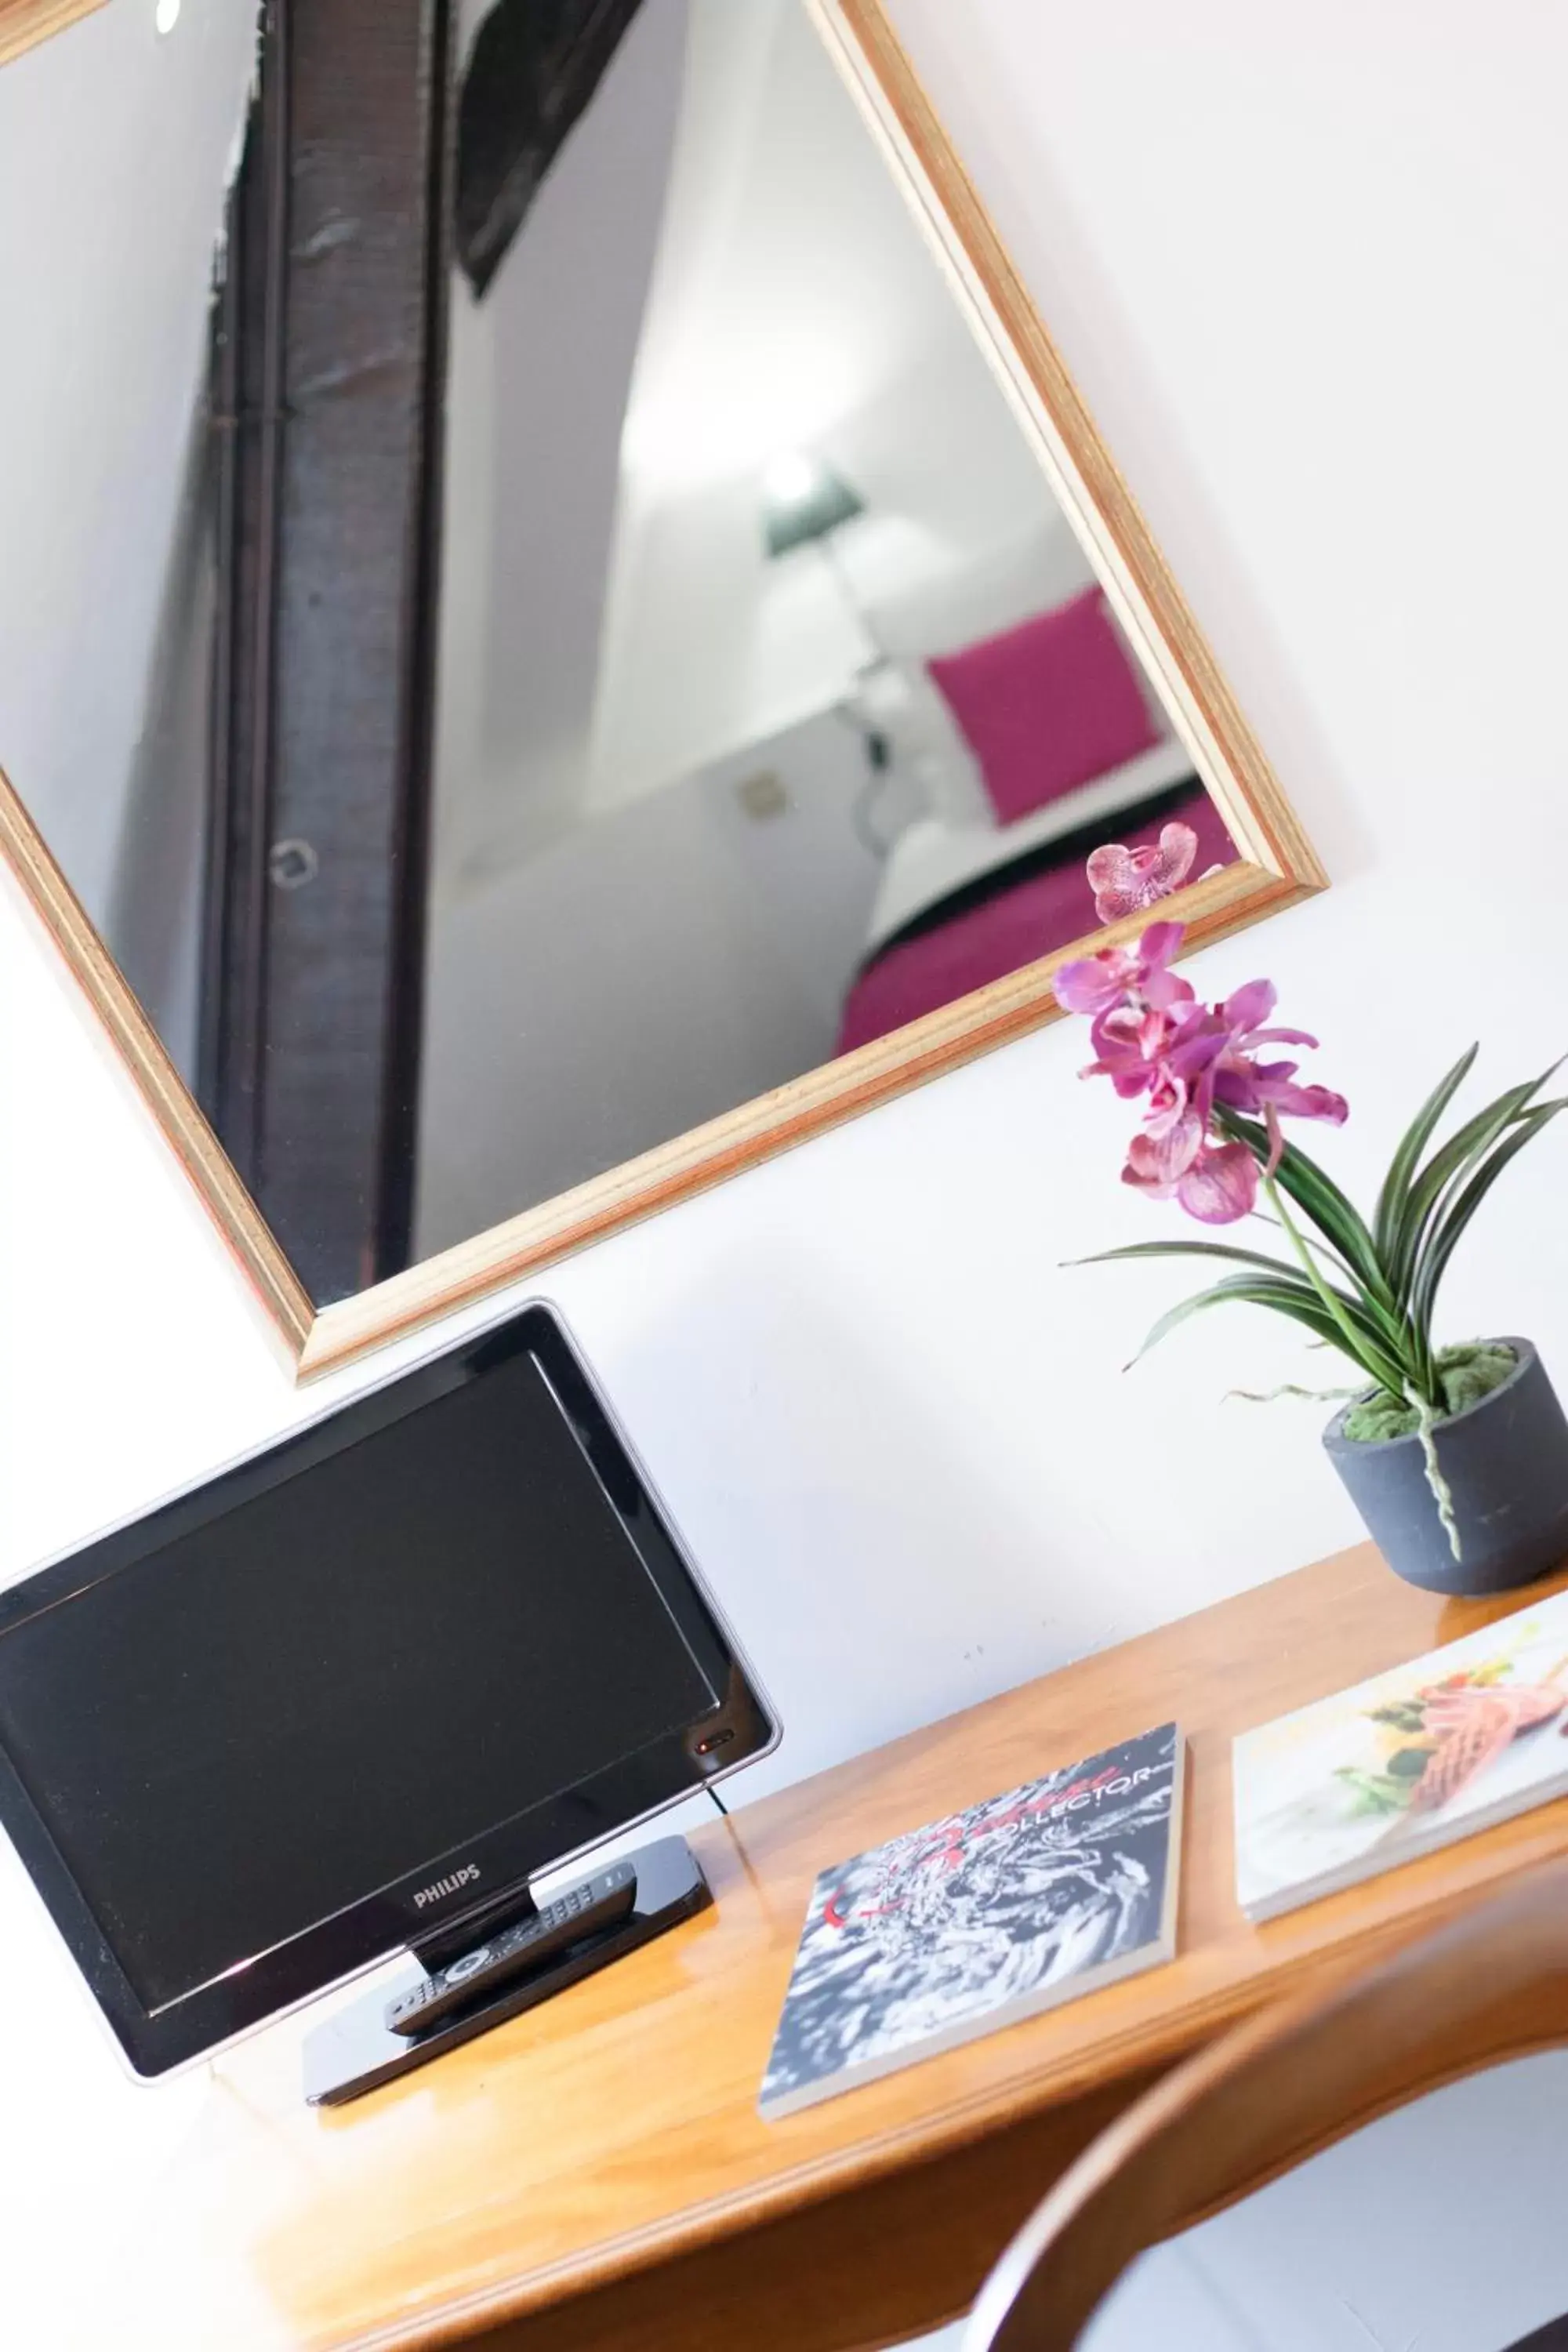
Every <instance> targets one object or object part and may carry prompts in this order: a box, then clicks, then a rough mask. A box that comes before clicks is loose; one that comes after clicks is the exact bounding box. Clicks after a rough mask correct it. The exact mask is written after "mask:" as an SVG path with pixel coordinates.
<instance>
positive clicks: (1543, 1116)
mask: <svg viewBox="0 0 1568 2352" xmlns="http://www.w3.org/2000/svg"><path fill="white" fill-rule="evenodd" d="M1563 1108H1568V1096H1560V1097H1558V1099H1557V1100H1556V1101H1555V1102H1548V1103H1538V1104H1537V1105H1536V1107H1535V1108H1534V1109H1533V1110H1531V1111H1527V1112H1525V1113H1524V1114H1523V1116H1522V1117H1521V1118H1518V1119H1516V1120H1514V1121H1513V1122H1512V1123H1511V1124H1512V1132H1511V1133H1508V1134H1505V1135H1504V1136H1503V1138H1502V1139H1501V1140H1500V1141H1496V1142H1494V1144H1493V1146H1492V1149H1491V1150H1490V1152H1489V1155H1488V1156H1487V1157H1486V1158H1485V1159H1484V1160H1482V1161H1481V1163H1480V1165H1479V1168H1477V1169H1476V1170H1475V1171H1474V1173H1473V1174H1472V1175H1471V1177H1470V1179H1469V1181H1468V1183H1467V1184H1466V1185H1465V1187H1464V1189H1463V1190H1462V1191H1461V1192H1458V1194H1457V1195H1456V1196H1455V1198H1454V1199H1453V1200H1452V1202H1450V1203H1449V1204H1448V1205H1447V1208H1446V1209H1445V1211H1444V1212H1443V1213H1442V1214H1441V1215H1440V1217H1439V1218H1438V1220H1437V1222H1436V1224H1435V1225H1434V1227H1433V1229H1432V1233H1431V1235H1430V1237H1429V1238H1428V1240H1427V1242H1426V1246H1425V1248H1424V1249H1423V1250H1422V1252H1421V1255H1420V1257H1419V1260H1418V1262H1417V1265H1416V1267H1415V1278H1414V1281H1413V1285H1412V1294H1411V1314H1412V1317H1413V1318H1414V1320H1415V1323H1416V1324H1417V1326H1418V1327H1419V1328H1421V1329H1422V1330H1426V1329H1429V1328H1430V1326H1431V1321H1432V1308H1433V1305H1434V1303H1435V1301H1436V1296H1437V1285H1438V1284H1439V1282H1441V1280H1442V1278H1443V1276H1444V1274H1445V1272H1446V1271H1447V1265H1448V1261H1449V1259H1450V1258H1451V1257H1452V1256H1453V1255H1454V1252H1455V1250H1456V1248H1457V1247H1458V1244H1459V1241H1460V1238H1461V1236H1462V1235H1463V1234H1464V1231H1465V1228H1466V1226H1467V1225H1468V1223H1469V1222H1470V1219H1471V1218H1472V1217H1473V1216H1474V1215H1475V1213H1476V1211H1477V1210H1478V1209H1479V1207H1480V1205H1481V1202H1483V1201H1484V1200H1485V1199H1486V1196H1487V1194H1488V1193H1489V1192H1490V1191H1491V1188H1492V1186H1493V1185H1494V1184H1495V1183H1496V1182H1497V1180H1498V1178H1499V1177H1500V1175H1501V1174H1502V1172H1503V1170H1504V1169H1505V1168H1506V1167H1507V1166H1508V1164H1509V1162H1510V1160H1513V1159H1516V1158H1517V1157H1518V1155H1519V1153H1520V1152H1521V1151H1522V1150H1524V1147H1525V1145H1526V1144H1527V1143H1532V1142H1533V1141H1534V1139H1535V1138H1536V1137H1537V1136H1538V1135H1539V1134H1540V1132H1541V1130H1542V1128H1543V1127H1546V1126H1548V1125H1550V1123H1551V1121H1552V1119H1554V1118H1556V1116H1557V1114H1558V1112H1559V1111H1560V1110H1562V1109H1563Z"/></svg>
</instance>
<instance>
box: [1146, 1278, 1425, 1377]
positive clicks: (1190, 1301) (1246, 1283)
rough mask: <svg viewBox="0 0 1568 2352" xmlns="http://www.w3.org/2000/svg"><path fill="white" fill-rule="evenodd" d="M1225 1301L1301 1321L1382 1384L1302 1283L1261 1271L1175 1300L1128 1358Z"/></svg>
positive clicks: (1317, 1298) (1227, 1303)
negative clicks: (1265, 1309) (1288, 1280)
mask: <svg viewBox="0 0 1568 2352" xmlns="http://www.w3.org/2000/svg"><path fill="white" fill-rule="evenodd" d="M1229 1304H1237V1305H1241V1306H1247V1307H1269V1308H1271V1309H1272V1310H1273V1311H1274V1313H1276V1314H1278V1315H1288V1316H1289V1318H1291V1320H1292V1321H1293V1322H1297V1323H1300V1324H1303V1325H1305V1327H1306V1328H1307V1329H1308V1330H1309V1331H1310V1332H1311V1333H1312V1335H1313V1337H1314V1338H1315V1339H1322V1340H1326V1341H1327V1343H1328V1344H1329V1346H1330V1347H1331V1348H1337V1349H1339V1351H1340V1353H1341V1354H1342V1355H1348V1356H1351V1357H1352V1360H1353V1361H1354V1362H1355V1363H1357V1364H1358V1365H1359V1366H1360V1368H1361V1370H1363V1371H1364V1372H1365V1373H1366V1374H1367V1377H1368V1378H1369V1379H1370V1380H1373V1381H1377V1382H1378V1385H1379V1386H1383V1385H1384V1381H1383V1379H1382V1376H1381V1375H1380V1374H1379V1373H1378V1372H1377V1371H1375V1370H1373V1367H1372V1365H1371V1364H1370V1363H1369V1362H1368V1361H1367V1360H1366V1358H1365V1357H1363V1356H1362V1355H1360V1354H1358V1353H1357V1352H1356V1351H1355V1350H1353V1349H1352V1348H1350V1347H1349V1346H1348V1345H1347V1344H1346V1340H1345V1337H1344V1334H1343V1333H1342V1330H1341V1329H1340V1328H1339V1326H1338V1325H1337V1324H1336V1323H1335V1321H1334V1318H1333V1317H1332V1316H1331V1314H1330V1313H1329V1311H1328V1308H1327V1307H1325V1306H1324V1305H1323V1303H1322V1301H1321V1299H1320V1298H1319V1297H1317V1296H1316V1295H1315V1294H1314V1292H1313V1291H1312V1290H1311V1289H1310V1286H1308V1285H1307V1284H1306V1283H1304V1282H1303V1283H1295V1284H1292V1283H1288V1282H1283V1281H1270V1280H1268V1278H1266V1277H1265V1276H1261V1275H1246V1274H1237V1275H1231V1276H1228V1277H1227V1278H1226V1280H1225V1281H1224V1282H1216V1283H1215V1284H1214V1285H1213V1286H1212V1287H1211V1288H1209V1289H1207V1290H1200V1291H1198V1292H1196V1293H1195V1294H1194V1296H1193V1297H1191V1298H1184V1299H1181V1300H1179V1301H1178V1303H1177V1304H1176V1305H1175V1306H1174V1307H1169V1308H1167V1310H1166V1312H1165V1313H1164V1314H1163V1315H1162V1316H1161V1318H1160V1319H1159V1321H1158V1322H1157V1323H1156V1324H1155V1325H1154V1327H1153V1328H1152V1330H1151V1332H1150V1333H1149V1336H1148V1338H1147V1339H1145V1340H1144V1342H1143V1345H1142V1347H1141V1348H1140V1349H1139V1350H1138V1354H1137V1355H1136V1356H1134V1358H1133V1359H1132V1361H1133V1362H1134V1363H1137V1362H1139V1361H1140V1360H1142V1358H1143V1357H1144V1356H1146V1355H1147V1354H1148V1353H1149V1350H1150V1349H1151V1348H1154V1347H1157V1346H1158V1345H1159V1342H1160V1341H1161V1340H1162V1339H1164V1338H1165V1337H1166V1335H1167V1333H1169V1332H1171V1331H1173V1330H1175V1328H1177V1326H1178V1325H1179V1324H1182V1323H1185V1322H1186V1321H1188V1320H1189V1318H1191V1317H1192V1316H1194V1315H1198V1314H1201V1313H1202V1312H1203V1310H1204V1309H1205V1307H1222V1306H1226V1305H1229Z"/></svg>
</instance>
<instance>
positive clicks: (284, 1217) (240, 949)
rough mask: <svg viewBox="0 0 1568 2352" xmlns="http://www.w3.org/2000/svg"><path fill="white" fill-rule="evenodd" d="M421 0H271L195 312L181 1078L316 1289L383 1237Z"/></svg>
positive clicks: (405, 806)
mask: <svg viewBox="0 0 1568 2352" xmlns="http://www.w3.org/2000/svg"><path fill="white" fill-rule="evenodd" d="M447 36H448V10H447V0H273V5H271V6H270V7H269V9H268V15H267V19H266V24H265V30H264V37H263V47H262V69H261V78H260V85H259V91H258V101H257V105H256V109H255V112H254V115H253V120H252V122H251V127H250V135H249V140H248V143H247V154H246V160H245V164H244V168H243V170H242V172H241V174H240V178H239V182H238V184H237V189H236V193H235V198H234V204H233V210H232V217H231V226H230V248H229V262H228V270H227V278H226V287H225V290H224V295H223V299H222V304H221V310H220V317H219V321H218V327H217V333H216V358H215V397H214V412H215V430H216V431H217V432H218V434H219V436H220V439H221V450H220V457H221V463H220V493H219V507H220V511H219V555H218V570H219V586H220V610H219V616H218V626H217V632H216V639H217V641H216V650H215V688H216V691H215V697H214V700H215V712H216V723H215V737H214V744H213V760H212V767H213V788H212V804H211V813H210V824H209V858H208V881H207V900H206V918H207V919H206V927H205V930H206V935H205V973H204V991H203V993H204V1034H203V1037H202V1045H201V1056H200V1092H201V1097H202V1101H203V1105H204V1108H205V1109H206V1110H207V1112H208V1114H209V1116H210V1117H211V1118H212V1119H213V1121H214V1124H215V1125H216V1128H217V1130H218V1133H219V1134H220V1136H221V1137H222V1139H223V1141H224V1143H225V1145H226V1149H227V1150H228V1151H229V1153H230V1155H231V1157H232V1158H233V1159H234V1160H235V1162H236V1164H237V1167H238V1169H239V1171H240V1173H241V1174H242V1175H243V1177H244V1178H245V1180H246V1182H247V1184H248V1186H249V1188H250V1190H251V1192H252V1194H253V1195H254V1197H255V1198H256V1200H257V1202H258V1205H259V1206H260V1208H261V1210H262V1213H263V1214H264V1215H265V1216H266V1218H267V1220H268V1223H269V1224H270V1226H271V1227H272V1230H273V1232H274V1233H275V1234H277V1236H278V1238H279V1242H280V1243H281V1244H282V1245H283V1248H284V1249H285V1251H286V1252H287V1254H288V1255H289V1258H290V1259H291V1261H292V1263H293V1264H294V1265H295V1267H296V1268H297V1269H298V1270H299V1272H300V1276H301V1277H302V1279H303V1280H304V1282H305V1284H306V1286H307V1287H308V1288H309V1289H310V1293H311V1295H312V1297H314V1298H315V1299H316V1300H317V1301H318V1303H325V1302H326V1301H328V1300H331V1299H333V1298H339V1297H344V1296H346V1295H347V1294H349V1293H351V1292H353V1291H355V1290H357V1289H359V1288H361V1287H362V1286H364V1285H365V1284H367V1283H370V1282H374V1281H375V1280H377V1279H378V1278H380V1277H381V1276H384V1275H387V1274H391V1273H394V1272H395V1271H396V1270H397V1269H398V1268H399V1267H400V1266H402V1265H405V1263H406V1262H407V1255H408V1237H409V1225H410V1219H411V1206H412V1200H411V1196H412V1173H413V1156H414V1137H415V1115H416V1082H417V1061H418V1036H419V1022H420V999H421V987H420V982H421V966H422V960H423V933H424V898H425V886H426V865H427V830H428V824H427V820H428V805H429V792H430V724H431V706H432V699H433V674H434V639H435V609H436V568H437V542H438V532H437V516H438V499H439V480H440V441H439V434H438V431H437V421H438V417H439V411H440V394H441V386H442V381H443V375H444V366H445V317H446V312H445V288H446V281H447V267H448V240H447V210H448V207H447V202H446V187H447V132H448V124H449V120H450V109H449V103H448V90H449V79H448V62H447V60H448V47H447Z"/></svg>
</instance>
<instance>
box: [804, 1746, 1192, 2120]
mask: <svg viewBox="0 0 1568 2352" xmlns="http://www.w3.org/2000/svg"><path fill="white" fill-rule="evenodd" d="M1182 1761H1183V1743H1182V1740H1181V1738H1180V1736H1179V1734H1178V1732H1177V1729H1176V1727H1175V1725H1174V1724H1173V1723H1166V1724H1163V1725H1162V1726H1161V1727H1160V1728H1159V1729H1158V1730H1156V1731H1146V1732H1144V1733H1142V1736H1141V1737H1140V1738H1136V1739H1130V1740H1128V1741H1126V1742H1125V1743H1124V1745H1122V1746H1121V1747H1120V1748H1107V1749H1106V1750H1105V1751H1104V1753H1103V1754H1101V1755H1099V1756H1090V1757H1088V1758H1086V1759H1084V1761H1083V1762H1081V1763H1079V1764H1073V1765H1069V1766H1068V1767H1067V1769H1065V1770H1063V1771H1060V1772H1052V1773H1048V1774H1047V1776H1046V1777H1045V1778H1044V1779H1043V1780H1029V1781H1026V1783H1025V1785H1024V1786H1023V1787H1022V1788H1021V1789H1009V1790H1007V1792H1006V1794H1005V1796H1000V1797H993V1798H991V1799H990V1800H989V1801H987V1802H986V1803H984V1804H981V1805H972V1806H971V1807H970V1808H969V1810H968V1811H967V1812H963V1813H954V1814H952V1815H951V1816H950V1818H949V1819H947V1820H946V1821H941V1822H927V1823H926V1824H925V1826H924V1827H923V1828H921V1829H918V1830H911V1831H910V1832H908V1833H907V1834H906V1835H905V1836H903V1837H897V1838H893V1839H890V1840H889V1843H887V1844H886V1845H879V1846H875V1847H873V1848H872V1850H871V1851H870V1853H859V1854H857V1855H855V1857H854V1859H853V1860H852V1861H849V1862H846V1863H840V1864H838V1866H837V1868H836V1869H833V1870H825V1871H824V1872H823V1874H822V1875H821V1876H820V1877H819V1878H818V1880H817V1882H816V1886H815V1887H814V1889H813V1890H812V1897H811V1903H810V1906H809V1908H808V1909H807V1912H806V1918H805V1928H804V1930H803V1932H802V1935H801V1939H800V1949H799V1951H798V1952H797V1953H796V1955H795V1969H794V1972H793V1974H792V1975H791V1977H790V1981H789V1990H788V1991H787V1992H786V1993H785V1995H784V2011H783V2014H782V2015H781V2016H780V2019H779V2024H778V2032H777V2033H776V2034H775V2035H774V2037H773V2054H772V2055H771V2057H770V2058H769V2060H768V2066H767V2073H766V2075H765V2076H764V2078H763V2088H762V2095H761V2098H760V2100H759V2102H758V2104H759V2105H760V2106H761V2109H762V2112H763V2115H764V2116H783V2115H789V2114H790V2113H792V2112H793V2111H794V2110H795V2108H796V2107H805V2106H809V2105H812V2104H813V2102H814V2101H816V2100H817V2099H826V2098H831V2097H833V2096H834V2095H836V2094H837V2092H839V2091H847V2090H852V2089H853V2088H854V2087H855V2085H856V2084H858V2083H865V2082H869V2081H871V2080H872V2079H874V2077H876V2076H877V2075H879V2074H890V2073H891V2072H892V2071H893V2069H894V2068H895V2067H898V2066H907V2065H909V2064H910V2063H912V2062H913V2061H914V2060H916V2059H917V2058H929V2057H933V2056H934V2055H935V2054H936V2053H937V2052H938V2051H940V2050H951V2049H953V2048H954V2047H955V2046H956V2045H957V2044H958V2043H959V2042H969V2041H973V2039H974V2038H975V2036H976V2035H978V2034H981V2033H989V2032H992V2031H993V2030H994V2028H996V2027H997V2026H1001V2025H1010V2024H1012V2023H1013V2022H1014V2021H1015V2020H1016V2019H1018V2018H1023V2017H1032V2016H1033V2015H1035V2013H1036V2012H1037V2011H1039V2010H1042V2009H1048V2008H1050V2007H1051V2006H1052V2005H1053V2004H1054V2003H1056V2002H1058V2001H1060V2000H1072V1999H1074V1998H1076V1997H1077V1996H1078V1995H1079V1993H1085V1992H1090V1991H1093V1990H1095V1989H1096V1988H1097V1987H1099V1986H1100V1985H1102V1984H1108V1983H1110V1981H1112V1979H1115V1978H1118V1977H1122V1976H1131V1974H1132V1973H1133V1972H1134V1971H1135V1970H1136V1969H1145V1968H1151V1967H1152V1966H1154V1964H1155V1963H1156V1962H1158V1961H1161V1960H1168V1959H1169V1958H1171V1957H1172V1954H1173V1949H1174V1927H1175V1903H1176V1881H1177V1876H1178V1865H1179V1858H1180V1847H1181V1801H1182V1769H1181V1767H1182Z"/></svg>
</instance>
